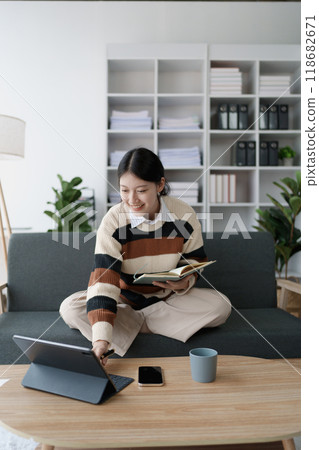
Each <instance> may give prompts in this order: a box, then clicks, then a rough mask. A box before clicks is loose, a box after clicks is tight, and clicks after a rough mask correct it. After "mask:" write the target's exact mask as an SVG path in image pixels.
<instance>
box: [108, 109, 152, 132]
mask: <svg viewBox="0 0 319 450" xmlns="http://www.w3.org/2000/svg"><path fill="white" fill-rule="evenodd" d="M110 128H111V130H150V129H151V128H152V118H151V117H149V112H148V111H136V112H126V111H115V110H114V111H112V116H111V119H110Z"/></svg>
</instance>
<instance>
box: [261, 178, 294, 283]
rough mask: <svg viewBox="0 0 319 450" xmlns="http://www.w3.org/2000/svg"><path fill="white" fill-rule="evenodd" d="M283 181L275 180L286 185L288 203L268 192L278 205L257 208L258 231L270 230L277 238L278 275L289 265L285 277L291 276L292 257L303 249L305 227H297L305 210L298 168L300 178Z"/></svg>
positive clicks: (284, 191) (285, 196)
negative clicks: (301, 212)
mask: <svg viewBox="0 0 319 450" xmlns="http://www.w3.org/2000/svg"><path fill="white" fill-rule="evenodd" d="M280 181H281V182H282V184H280V183H277V182H276V181H274V183H273V184H275V185H276V186H277V187H279V188H280V189H282V192H281V196H282V197H283V198H284V200H285V204H283V205H282V204H281V203H280V202H279V201H277V200H276V199H275V198H273V197H272V196H271V195H269V194H267V196H268V197H269V199H270V200H271V201H272V203H273V204H274V207H271V208H267V209H263V210H262V209H257V213H258V214H259V219H257V223H258V226H255V227H254V228H255V229H256V230H258V231H269V232H270V233H271V234H272V236H273V238H274V241H275V265H276V272H277V274H278V276H279V277H280V276H281V273H282V270H283V268H285V278H286V279H287V278H288V262H289V260H290V258H291V257H292V256H293V255H294V254H296V253H298V252H300V250H301V231H300V230H299V229H298V228H297V227H296V219H297V217H298V215H299V214H300V211H301V173H300V171H298V172H296V179H293V178H290V177H286V178H283V179H281V180H280Z"/></svg>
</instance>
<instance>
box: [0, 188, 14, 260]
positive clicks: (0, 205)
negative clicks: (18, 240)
mask: <svg viewBox="0 0 319 450" xmlns="http://www.w3.org/2000/svg"><path fill="white" fill-rule="evenodd" d="M2 208H3V214H4V218H5V221H6V226H7V235H8V239H9V238H10V236H11V234H12V230H11V226H10V222H9V216H8V211H7V207H6V202H5V199H4V195H3V190H2V186H1V180H0V234H1V240H2V246H3V252H4V259H5V263H6V268H7V269H8V251H7V243H6V235H5V232H4V227H3V221H2Z"/></svg>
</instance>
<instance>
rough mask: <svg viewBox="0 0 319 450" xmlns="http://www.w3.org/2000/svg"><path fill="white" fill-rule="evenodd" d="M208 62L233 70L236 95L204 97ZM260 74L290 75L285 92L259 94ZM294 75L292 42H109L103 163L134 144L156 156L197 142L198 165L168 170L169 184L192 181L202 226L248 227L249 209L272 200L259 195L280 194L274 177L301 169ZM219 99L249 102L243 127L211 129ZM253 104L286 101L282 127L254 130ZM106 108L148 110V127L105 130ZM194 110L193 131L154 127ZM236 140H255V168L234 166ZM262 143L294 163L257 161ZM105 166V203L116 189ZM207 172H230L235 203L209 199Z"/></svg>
mask: <svg viewBox="0 0 319 450" xmlns="http://www.w3.org/2000/svg"><path fill="white" fill-rule="evenodd" d="M211 66H212V67H238V68H239V70H240V71H241V73H242V93H241V94H240V95H238V94H236V95H232V94H225V95H211V94H210V67H211ZM260 75H290V77H291V80H292V87H291V89H290V93H283V94H282V95H280V96H278V95H269V96H268V95H267V96H265V95H262V96H261V95H260V94H259V91H260V84H259V77H260ZM299 77H300V47H299V46H295V45H287V46H283V45H278V46H274V45H272V46H268V45H262V46H258V45H243V46H242V45H208V44H190V45H188V44H150V45H138V44H136V45H135V44H111V45H109V46H108V54H107V131H106V133H107V139H106V141H107V149H106V152H107V161H109V159H110V155H111V154H112V152H114V151H115V150H122V151H123V150H129V149H132V148H134V147H136V146H145V147H147V148H149V149H151V150H153V151H154V152H155V153H156V154H158V153H159V150H160V149H163V148H180V147H182V148H184V147H193V146H198V147H199V148H200V154H201V165H200V166H198V167H182V166H181V167H174V168H167V169H166V174H167V178H168V181H185V182H189V183H192V182H194V181H197V182H198V183H199V198H198V202H196V203H195V204H192V206H193V207H194V209H195V210H196V211H197V212H198V213H199V215H201V214H202V216H201V217H204V220H203V221H202V223H203V227H204V229H205V230H206V231H224V230H225V227H227V224H228V225H229V224H231V226H233V227H236V223H237V225H239V226H240V223H239V222H238V221H237V222H236V217H237V218H239V220H241V221H242V223H243V224H244V225H245V227H246V228H247V229H248V230H253V226H254V224H256V222H255V219H256V209H257V208H259V207H261V208H262V207H268V206H270V205H271V203H270V202H269V199H268V197H267V196H266V194H267V193H269V194H272V195H273V196H275V197H277V198H279V195H278V194H279V189H278V188H276V187H275V186H274V185H273V182H274V181H279V180H280V178H283V177H284V176H292V177H294V175H295V172H296V170H298V169H300V148H301V132H300V127H301V117H300V114H301V113H300V111H301V88H300V85H301V83H300V79H299ZM220 103H227V104H231V103H236V104H245V105H248V121H249V124H248V125H249V128H248V129H247V130H220V129H218V120H217V119H218V116H217V108H218V105H219V104H220ZM260 104H267V105H272V104H287V105H289V126H288V129H287V130H261V129H259V120H258V119H259V109H260ZM113 110H120V111H126V112H133V111H140V110H147V111H148V112H149V115H150V116H151V117H152V128H151V130H113V129H110V126H109V118H110V116H111V113H112V111H113ZM194 115H195V116H198V117H199V122H200V128H199V129H196V130H186V129H169V130H167V129H165V130H164V129H160V128H159V120H160V119H161V118H163V117H170V118H176V119H179V118H184V117H188V116H194ZM240 140H243V141H255V142H256V165H255V166H236V165H234V159H233V149H234V145H235V143H236V142H237V141H240ZM262 141H278V144H279V148H280V147H283V146H285V145H290V146H291V147H292V148H294V149H295V150H296V151H297V156H296V158H295V165H294V166H293V167H284V166H280V165H279V166H260V164H259V146H260V142H262ZM108 164H109V162H108ZM106 171H107V179H108V182H109V183H108V185H107V192H106V198H107V205H108V207H109V206H111V203H110V202H109V194H110V192H112V191H113V190H115V188H117V177H116V167H112V166H110V165H108V166H107V168H106ZM213 173H215V174H229V173H230V174H236V202H235V203H211V201H210V200H211V199H210V175H211V174H213ZM112 186H114V188H113V187H112ZM207 213H208V214H207ZM234 213H235V214H236V215H237V216H234Z"/></svg>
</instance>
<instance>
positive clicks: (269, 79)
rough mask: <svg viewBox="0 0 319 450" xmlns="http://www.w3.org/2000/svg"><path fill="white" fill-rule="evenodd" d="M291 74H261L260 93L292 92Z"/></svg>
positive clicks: (278, 93)
mask: <svg viewBox="0 0 319 450" xmlns="http://www.w3.org/2000/svg"><path fill="white" fill-rule="evenodd" d="M290 85H291V78H290V75H260V77H259V95H282V94H283V93H285V94H290Z"/></svg>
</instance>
